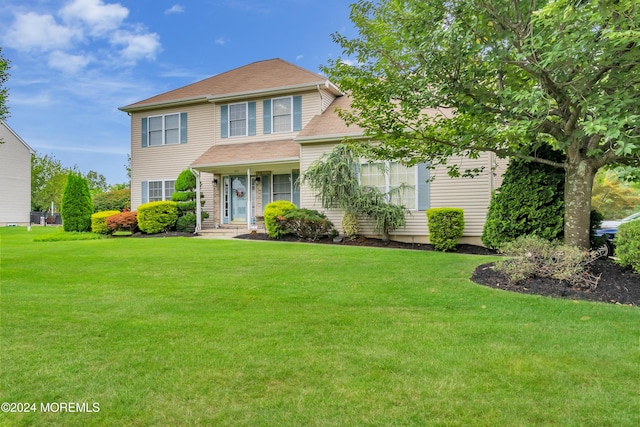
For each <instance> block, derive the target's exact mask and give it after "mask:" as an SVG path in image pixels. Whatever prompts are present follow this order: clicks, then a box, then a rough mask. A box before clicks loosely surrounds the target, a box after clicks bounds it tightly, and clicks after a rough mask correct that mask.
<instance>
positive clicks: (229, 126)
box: [220, 102, 256, 138]
mask: <svg viewBox="0 0 640 427" xmlns="http://www.w3.org/2000/svg"><path fill="white" fill-rule="evenodd" d="M255 134H256V103H255V102H242V103H238V104H225V105H221V106H220V138H233V137H239V136H253V135H255Z"/></svg>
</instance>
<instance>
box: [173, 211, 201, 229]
mask: <svg viewBox="0 0 640 427" xmlns="http://www.w3.org/2000/svg"><path fill="white" fill-rule="evenodd" d="M176 230H178V231H183V232H186V233H193V232H194V231H195V230H196V214H194V213H187V214H184V215H182V216H181V217H180V218H178V221H177V222H176Z"/></svg>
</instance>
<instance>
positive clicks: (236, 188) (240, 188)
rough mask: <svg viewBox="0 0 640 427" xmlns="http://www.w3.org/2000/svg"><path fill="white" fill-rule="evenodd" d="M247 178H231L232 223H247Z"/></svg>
mask: <svg viewBox="0 0 640 427" xmlns="http://www.w3.org/2000/svg"><path fill="white" fill-rule="evenodd" d="M248 191H249V189H248V188H247V177H246V176H232V177H231V222H243V223H245V224H246V223H247V199H248V196H249V194H248Z"/></svg>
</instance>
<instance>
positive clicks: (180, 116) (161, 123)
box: [142, 113, 187, 147]
mask: <svg viewBox="0 0 640 427" xmlns="http://www.w3.org/2000/svg"><path fill="white" fill-rule="evenodd" d="M186 142H187V113H175V114H164V115H159V116H150V117H143V118H142V146H143V147H148V146H160V145H176V144H184V143H186Z"/></svg>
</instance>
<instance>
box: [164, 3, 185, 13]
mask: <svg viewBox="0 0 640 427" xmlns="http://www.w3.org/2000/svg"><path fill="white" fill-rule="evenodd" d="M173 13H184V6H183V5H181V4H174V5H173V6H171V8H170V9H167V10H165V11H164V14H165V15H171V14H173Z"/></svg>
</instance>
